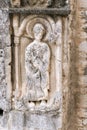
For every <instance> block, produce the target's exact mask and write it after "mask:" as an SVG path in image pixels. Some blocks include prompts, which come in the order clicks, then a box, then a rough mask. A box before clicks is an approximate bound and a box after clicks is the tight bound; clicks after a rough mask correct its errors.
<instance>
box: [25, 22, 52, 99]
mask: <svg viewBox="0 0 87 130" xmlns="http://www.w3.org/2000/svg"><path fill="white" fill-rule="evenodd" d="M33 33H34V38H35V40H34V41H33V42H32V43H30V44H29V45H28V46H27V47H26V50H25V70H26V76H27V78H26V79H27V81H26V88H27V94H26V95H27V97H28V100H29V101H42V100H44V101H45V100H47V99H48V89H49V65H50V49H49V46H48V45H47V44H46V43H44V42H42V41H41V40H42V38H43V36H44V34H45V28H44V27H43V25H42V24H40V23H36V24H35V25H34V27H33Z"/></svg>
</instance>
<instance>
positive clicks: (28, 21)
mask: <svg viewBox="0 0 87 130" xmlns="http://www.w3.org/2000/svg"><path fill="white" fill-rule="evenodd" d="M36 23H40V24H42V25H43V27H44V28H45V30H46V34H45V37H44V40H45V41H51V40H50V38H51V35H52V34H54V30H55V22H54V21H53V19H52V18H51V17H49V16H45V17H44V16H36V15H35V16H28V17H26V18H25V19H24V21H23V22H22V24H21V26H20V27H19V31H18V35H20V36H21V35H23V34H24V30H25V29H26V33H27V34H26V36H27V37H29V38H32V39H33V38H34V36H33V27H34V25H35V24H36Z"/></svg>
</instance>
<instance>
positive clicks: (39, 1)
mask: <svg viewBox="0 0 87 130" xmlns="http://www.w3.org/2000/svg"><path fill="white" fill-rule="evenodd" d="M22 1H23V2H22V4H23V5H26V6H28V5H29V6H31V7H32V6H34V7H35V6H39V5H40V6H42V7H47V6H50V5H51V1H52V0H22Z"/></svg>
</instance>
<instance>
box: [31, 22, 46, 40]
mask: <svg viewBox="0 0 87 130" xmlns="http://www.w3.org/2000/svg"><path fill="white" fill-rule="evenodd" d="M33 32H34V37H35V39H37V40H41V39H42V37H43V35H44V33H45V28H44V27H43V25H42V24H40V23H37V24H35V26H34V28H33Z"/></svg>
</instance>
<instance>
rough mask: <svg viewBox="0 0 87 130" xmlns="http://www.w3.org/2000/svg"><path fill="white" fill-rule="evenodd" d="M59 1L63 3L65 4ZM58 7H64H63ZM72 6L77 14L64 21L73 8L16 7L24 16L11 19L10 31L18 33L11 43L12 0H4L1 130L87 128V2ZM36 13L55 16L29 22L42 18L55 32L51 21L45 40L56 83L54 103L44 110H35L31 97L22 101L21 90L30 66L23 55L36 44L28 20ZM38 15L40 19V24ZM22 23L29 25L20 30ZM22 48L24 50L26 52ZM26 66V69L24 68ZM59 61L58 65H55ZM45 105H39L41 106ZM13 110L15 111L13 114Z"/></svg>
mask: <svg viewBox="0 0 87 130" xmlns="http://www.w3.org/2000/svg"><path fill="white" fill-rule="evenodd" d="M11 2H14V3H13V6H16V7H19V6H20V5H21V3H20V1H19V0H16V1H11ZM56 2H58V1H57V0H55V2H54V3H56ZM59 2H61V5H62V2H64V1H62V0H61V1H59ZM52 5H53V3H52ZM53 7H55V6H54V5H53ZM56 7H60V4H58V5H57V6H56ZM70 8H71V14H70V15H69V17H68V18H67V17H63V16H67V15H68V14H69V10H68V13H67V15H64V14H65V13H66V12H67V11H66V12H64V10H67V9H66V8H65V6H64V8H60V9H55V8H54V9H53V10H52V9H50V8H48V9H43V10H42V11H40V10H38V9H37V10H34V9H33V10H32V9H30V10H29V9H26V10H27V11H26V10H25V9H24V8H10V11H9V12H10V13H14V12H17V13H20V20H19V14H17V15H13V16H12V17H10V19H11V27H12V26H13V27H12V28H10V30H11V31H12V42H10V39H11V38H10V33H11V32H10V30H9V23H10V22H9V15H8V14H9V12H8V7H7V1H6V0H2V1H1V0H0V130H19V129H20V130H43V129H45V130H87V1H86V0H77V1H76V0H70ZM15 9H17V10H16V11H15ZM68 9H69V8H68ZM11 11H12V12H11ZM20 11H21V12H20ZM29 11H30V12H32V11H33V13H30V12H29ZM35 11H37V13H36V14H46V13H48V14H51V16H50V18H51V21H50V20H49V19H50V18H49V17H48V15H44V16H42V15H37V16H32V17H31V18H30V17H28V18H29V20H30V21H31V22H32V20H31V19H33V21H34V24H35V21H36V22H37V21H38V20H39V22H41V23H44V26H45V28H46V27H48V28H47V30H49V29H50V27H49V24H48V23H50V25H52V26H51V29H50V31H49V32H52V34H50V33H49V34H50V36H49V35H48V37H47V39H44V40H46V41H45V43H46V44H48V45H49V47H50V50H51V53H52V59H51V64H52V66H51V67H52V68H51V72H52V74H51V80H50V84H51V90H52V92H50V91H49V93H50V96H49V101H50V102H51V104H47V106H45V105H43V104H44V102H43V103H42V106H40V107H35V106H34V108H32V109H29V106H28V105H26V102H24V100H23V98H25V97H21V92H22V91H24V90H21V86H23V85H24V83H25V82H24V80H25V77H26V76H25V71H24V69H23V66H25V65H24V63H23V62H24V61H25V60H24V58H23V55H24V56H25V48H26V46H27V45H29V43H31V42H32V41H33V40H32V35H31V33H32V31H31V30H28V27H29V28H30V29H31V26H30V23H29V24H28V25H27V24H26V22H25V21H26V20H27V16H28V14H29V13H30V14H35ZM50 11H51V12H50ZM55 11H58V12H57V13H56V12H55ZM24 12H25V13H24ZM43 12H44V13H43ZM22 13H23V14H22ZM26 13H27V14H26ZM25 14H26V15H25ZM54 14H57V15H59V16H62V17H57V16H56V15H55V17H52V15H54ZM11 15H12V14H11ZM34 17H39V18H37V20H35V19H34ZM24 19H26V20H24ZM41 19H43V20H41ZM44 19H45V20H44ZM23 20H24V22H23ZM46 20H47V21H48V22H47V21H46ZM42 21H44V22H42ZM19 22H20V23H19ZM22 22H23V24H22ZM20 24H21V25H23V26H20V27H19V25H20ZM24 24H25V25H27V27H25V25H24ZM32 24H33V22H32ZM61 25H62V26H61ZM54 26H55V28H56V29H55V30H54ZM25 28H26V29H25ZM13 29H14V31H13ZM23 29H25V30H23ZM62 29H63V30H62ZM27 33H28V34H27ZM14 36H15V37H14ZM20 36H22V37H21V38H20ZM13 37H14V38H13ZM49 37H50V38H49ZM57 37H58V39H57ZM61 39H62V44H61ZM48 41H50V43H51V44H49V42H48ZM11 43H12V44H11ZM14 43H15V45H14ZM19 43H20V44H19ZM23 43H25V44H23ZM53 43H55V44H53ZM20 45H21V46H20ZM19 50H21V51H20V53H19ZM20 54H21V57H22V58H20ZM14 55H15V57H14ZM54 59H55V60H54ZM19 61H20V62H19ZM21 63H23V65H21V66H20V64H21ZM54 63H56V64H55V66H54ZM11 65H12V67H11ZM61 68H62V69H61ZM20 70H23V71H20ZM12 72H14V73H12ZM54 72H55V73H54ZM19 73H20V74H19ZM21 75H22V77H21ZM20 77H21V78H20ZM11 79H14V80H11ZM52 79H53V80H52ZM11 81H12V84H11ZM13 81H14V82H13ZM20 81H21V82H20ZM55 81H56V83H55ZM52 86H53V88H52ZM57 86H58V87H57ZM56 89H57V91H56V93H55V90H56ZM53 93H55V94H53ZM19 97H20V98H19ZM50 97H52V98H50ZM11 98H12V100H11ZM50 99H51V100H50ZM25 101H26V100H25ZM11 103H12V104H11ZM11 105H12V106H11ZM33 105H34V104H31V106H33ZM39 105H40V104H38V103H37V106H39ZM10 109H12V110H11V111H10V112H9V113H8V111H9V110H10Z"/></svg>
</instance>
